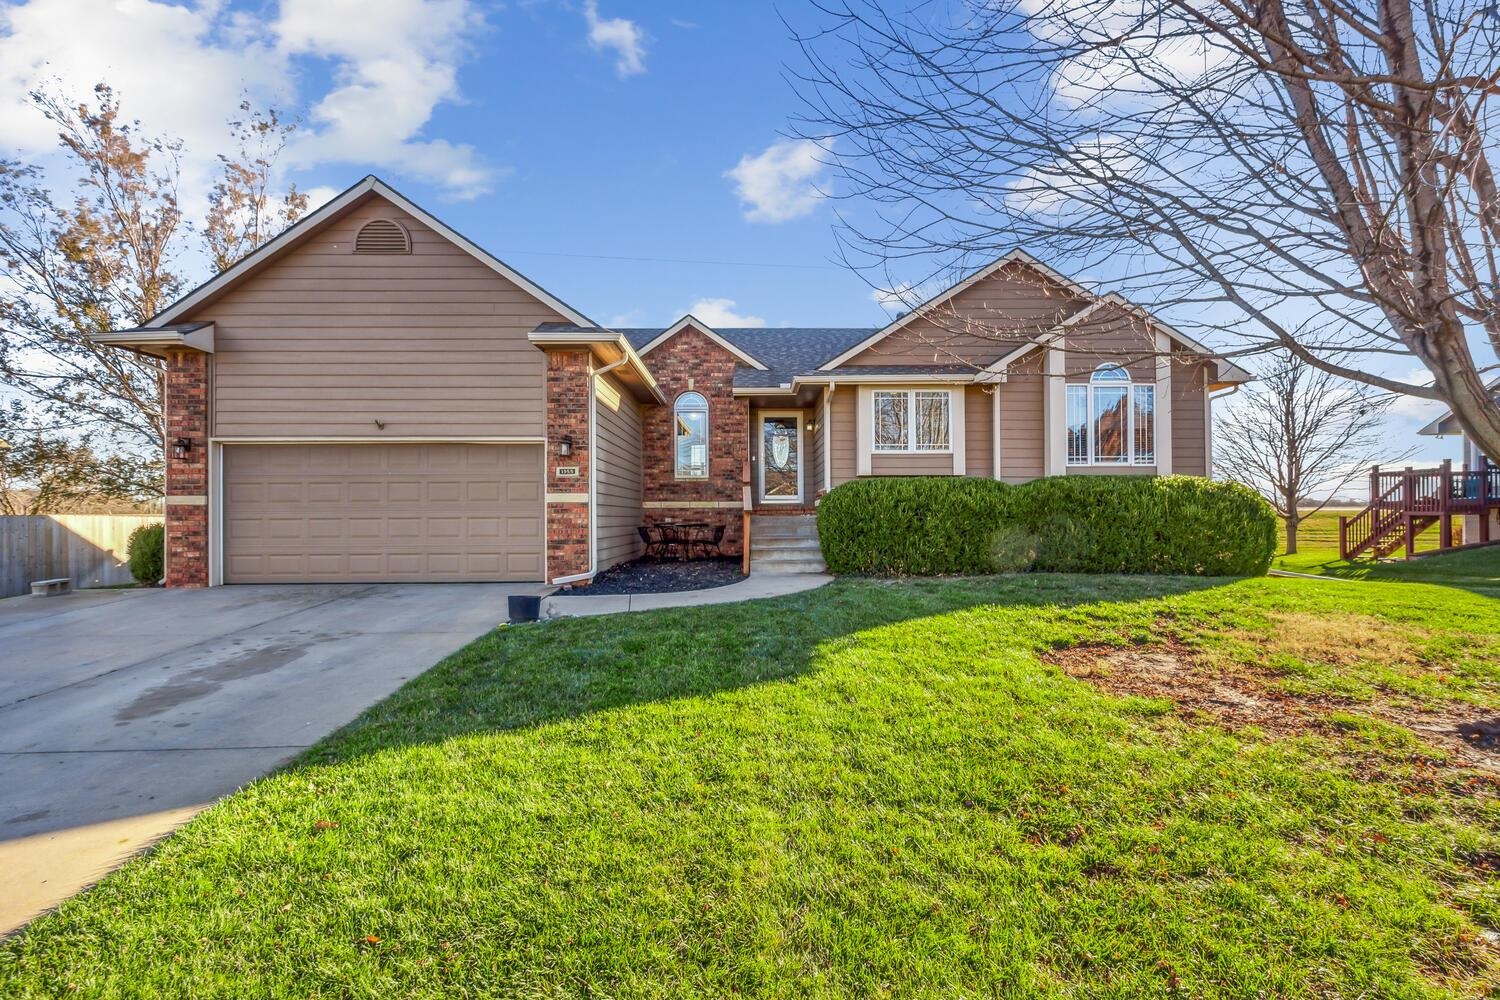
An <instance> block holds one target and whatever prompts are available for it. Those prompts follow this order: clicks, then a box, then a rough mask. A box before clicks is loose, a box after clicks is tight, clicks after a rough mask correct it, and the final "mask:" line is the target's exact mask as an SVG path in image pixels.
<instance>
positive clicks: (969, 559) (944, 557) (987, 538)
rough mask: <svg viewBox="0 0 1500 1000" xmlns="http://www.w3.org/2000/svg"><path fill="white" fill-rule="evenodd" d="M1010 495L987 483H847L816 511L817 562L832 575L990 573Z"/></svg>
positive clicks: (891, 480)
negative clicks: (819, 557)
mask: <svg viewBox="0 0 1500 1000" xmlns="http://www.w3.org/2000/svg"><path fill="white" fill-rule="evenodd" d="M1011 489H1012V487H1009V486H1007V485H1006V484H1004V483H1000V482H996V481H994V480H992V479H966V478H953V477H938V476H920V477H902V478H884V479H856V480H851V481H850V482H847V483H844V484H842V485H840V486H838V487H837V488H835V489H833V490H830V491H829V492H828V495H827V496H825V497H824V498H823V502H822V503H820V504H819V505H818V537H819V539H820V540H821V542H822V546H823V561H824V562H826V563H827V564H828V568H829V570H830V571H832V572H834V573H890V574H895V575H913V576H931V575H935V574H939V573H992V572H995V571H996V568H997V565H996V552H995V547H996V543H997V542H998V541H999V538H998V537H997V536H998V535H999V533H1000V532H1001V529H1002V528H1003V527H1004V525H1005V510H1006V503H1007V494H1008V493H1009V492H1010V490H1011ZM1007 568H1013V567H1007Z"/></svg>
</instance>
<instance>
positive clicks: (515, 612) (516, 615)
mask: <svg viewBox="0 0 1500 1000" xmlns="http://www.w3.org/2000/svg"><path fill="white" fill-rule="evenodd" d="M509 600H510V620H511V622H513V623H515V622H534V621H536V620H537V619H538V618H540V617H541V616H542V599H541V597H539V596H535V595H532V594H512V595H511V596H510V598H509Z"/></svg>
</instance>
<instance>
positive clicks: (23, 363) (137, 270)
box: [0, 84, 306, 474]
mask: <svg viewBox="0 0 1500 1000" xmlns="http://www.w3.org/2000/svg"><path fill="white" fill-rule="evenodd" d="M31 100H32V103H33V105H34V106H35V107H36V109H37V111H38V113H39V114H41V115H43V116H44V117H46V118H47V120H48V121H50V122H52V123H53V125H55V126H56V128H57V130H58V140H59V143H60V144H61V147H62V149H63V151H64V153H65V167H64V170H65V171H71V172H72V173H73V174H74V175H75V176H73V177H71V178H69V179H68V182H67V183H68V186H69V188H76V190H77V193H76V194H73V195H71V196H66V197H60V196H58V195H56V194H54V193H53V190H52V179H51V178H49V176H48V175H47V173H46V172H44V171H43V170H42V169H41V168H39V167H37V166H35V165H27V164H21V163H17V162H12V161H4V160H0V383H3V384H4V386H5V387H7V388H9V389H11V390H13V391H14V392H16V393H18V394H19V395H20V396H21V397H22V398H24V399H25V400H27V401H28V402H29V404H30V405H31V406H33V407H35V408H36V409H37V410H38V412H39V414H40V415H42V416H45V417H46V418H48V419H50V421H51V423H52V428H53V429H54V430H68V431H72V432H75V433H86V434H91V435H93V436H94V438H95V439H96V440H97V441H98V443H99V444H100V445H101V446H102V447H105V448H107V449H109V450H111V451H112V452H114V453H117V454H118V455H121V456H134V459H135V462H136V465H137V471H138V472H139V473H141V474H145V473H146V472H147V471H148V470H150V469H153V468H157V469H159V465H160V450H161V442H162V429H163V424H162V415H161V364H160V362H159V361H157V360H156V359H154V358H150V357H145V356H140V355H134V354H131V353H129V352H126V351H118V350H112V349H109V348H101V347H98V346H97V345H95V344H94V343H93V342H92V341H91V340H90V339H89V334H92V333H97V332H100V331H104V330H110V329H120V328H127V327H132V326H139V325H141V324H143V323H145V322H146V321H147V320H149V319H150V318H151V317H152V316H153V315H155V314H156V313H158V312H160V311H161V309H163V308H164V307H165V306H167V305H168V304H170V303H171V302H172V301H173V300H174V299H175V298H176V297H177V296H178V295H179V294H180V293H181V292H182V290H183V288H184V286H185V284H186V281H185V279H184V277H183V273H182V262H183V258H184V257H185V256H187V255H188V251H189V248H190V246H191V245H190V244H189V242H188V241H189V239H190V237H191V236H192V234H193V230H192V227H191V226H189V225H188V224H187V222H186V221H185V220H184V219H183V215H182V210H181V208H180V206H179V201H178V181H179V171H178V159H179V156H180V154H181V152H182V144H181V143H180V142H178V141H176V140H169V139H164V138H160V137H154V136H149V135H146V134H144V133H143V132H142V130H141V127H140V124H139V123H138V122H132V121H129V120H128V119H125V118H123V117H122V113H121V108H120V101H119V99H118V97H117V96H116V95H115V93H114V91H113V90H112V89H111V88H110V87H109V86H108V85H106V84H100V85H98V86H97V87H95V89H94V94H93V101H92V103H82V102H80V103H76V104H75V103H69V102H67V101H65V100H63V99H62V98H61V97H59V96H57V95H55V94H51V93H46V92H40V91H38V92H35V93H33V94H32V95H31ZM241 111H242V112H244V113H245V114H246V115H247V116H248V117H246V118H244V119H242V120H241V121H238V122H233V123H231V125H232V127H233V129H234V131H235V135H236V138H237V139H238V140H239V155H238V156H236V157H222V158H221V159H222V169H223V174H224V178H223V180H222V181H221V182H220V183H219V184H218V185H217V186H216V188H215V190H214V192H213V193H212V195H211V197H210V212H209V217H208V219H207V222H206V225H205V226H204V229H203V237H204V244H205V247H204V249H205V251H206V256H207V257H208V258H209V259H210V260H212V261H213V262H214V263H215V264H216V265H222V264H227V263H232V262H233V260H235V259H238V257H239V256H242V255H243V254H245V253H248V252H249V251H250V250H251V249H254V245H255V244H257V243H258V242H260V241H263V240H265V239H267V238H269V237H270V236H272V235H274V230H275V229H276V227H277V226H280V225H284V224H290V223H291V222H294V221H296V219H297V217H298V216H299V215H300V214H301V212H302V211H303V210H304V209H305V207H306V198H305V196H303V195H301V194H299V193H298V192H297V191H296V189H295V188H293V189H292V190H291V192H290V193H289V194H288V195H287V196H285V198H283V199H282V200H281V202H280V206H279V207H277V206H275V205H273V203H272V200H271V199H270V198H269V197H268V196H267V193H266V192H267V191H268V189H269V186H270V183H271V180H272V178H273V176H274V169H275V154H276V152H279V150H280V148H281V146H282V145H283V144H284V142H285V138H286V134H287V129H288V128H289V127H290V126H287V125H285V124H284V123H282V122H281V121H280V119H279V118H278V117H277V115H276V113H275V112H274V111H271V112H269V113H267V114H265V115H256V114H252V113H250V112H249V109H248V107H246V106H243V105H242V106H241ZM262 140H264V141H263V142H262ZM257 142H261V144H260V145H257V144H256V143H257Z"/></svg>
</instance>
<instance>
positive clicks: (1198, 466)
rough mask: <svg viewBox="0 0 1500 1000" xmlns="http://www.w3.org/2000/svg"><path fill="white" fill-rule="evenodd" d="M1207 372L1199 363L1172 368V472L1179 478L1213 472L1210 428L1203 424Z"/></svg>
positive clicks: (1188, 356)
mask: <svg viewBox="0 0 1500 1000" xmlns="http://www.w3.org/2000/svg"><path fill="white" fill-rule="evenodd" d="M1183 353H1184V354H1185V352H1183ZM1185 356H1186V357H1187V358H1191V357H1193V355H1191V354H1185ZM1177 360H1178V359H1177V358H1174V361H1177ZM1209 370H1210V366H1209V364H1207V363H1205V362H1201V361H1199V362H1194V363H1190V364H1182V363H1180V362H1178V363H1174V364H1173V365H1172V471H1173V472H1174V473H1176V474H1178V475H1181V476H1207V475H1209V474H1210V472H1211V471H1212V470H1210V469H1209V468H1208V435H1209V433H1210V432H1211V431H1212V428H1210V427H1208V426H1207V424H1206V418H1207V412H1206V410H1207V406H1206V404H1205V400H1204V398H1203V397H1204V395H1205V394H1206V393H1207V392H1208V376H1209Z"/></svg>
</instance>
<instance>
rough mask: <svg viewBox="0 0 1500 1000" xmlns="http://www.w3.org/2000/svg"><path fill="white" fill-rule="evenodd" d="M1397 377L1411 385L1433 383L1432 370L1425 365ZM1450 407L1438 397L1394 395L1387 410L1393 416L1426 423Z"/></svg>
mask: <svg viewBox="0 0 1500 1000" xmlns="http://www.w3.org/2000/svg"><path fill="white" fill-rule="evenodd" d="M1397 378H1398V379H1399V380H1400V381H1402V382H1406V383H1408V384H1410V385H1421V386H1429V385H1432V372H1430V371H1428V370H1427V369H1426V368H1425V367H1417V368H1413V369H1412V370H1411V371H1409V372H1407V373H1406V374H1405V375H1403V376H1397ZM1447 409H1448V406H1447V404H1446V403H1443V402H1442V401H1441V400H1436V399H1424V398H1423V397H1421V396H1393V397H1392V398H1391V408H1390V409H1389V410H1387V411H1386V412H1387V413H1388V414H1390V415H1391V416H1393V417H1404V418H1406V419H1408V420H1413V421H1416V422H1418V423H1422V424H1425V423H1427V422H1429V421H1431V420H1433V419H1434V418H1436V417H1437V416H1438V415H1440V414H1441V413H1443V412H1444V411H1446V410H1447Z"/></svg>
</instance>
